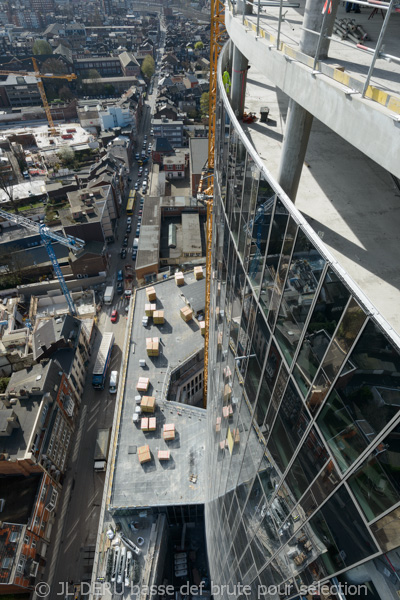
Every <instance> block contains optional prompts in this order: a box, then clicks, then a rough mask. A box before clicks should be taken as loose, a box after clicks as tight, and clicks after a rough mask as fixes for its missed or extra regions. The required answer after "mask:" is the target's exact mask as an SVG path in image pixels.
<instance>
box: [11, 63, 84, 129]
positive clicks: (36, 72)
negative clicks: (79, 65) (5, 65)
mask: <svg viewBox="0 0 400 600" xmlns="http://www.w3.org/2000/svg"><path fill="white" fill-rule="evenodd" d="M31 60H32V64H33V68H34V73H32V72H29V71H0V75H11V74H14V75H33V76H34V77H36V78H37V86H38V88H39V94H40V97H41V99H42V103H43V108H44V110H45V113H46V117H47V120H48V122H49V127H50V134H51V135H55V133H56V128H55V126H54V121H53V117H52V116H51V111H50V106H49V103H48V102H47V98H46V92H45V91H44V85H43V81H42V79H66V80H67V81H72V80H73V79H76V78H77V77H76V75H75V73H69V74H68V75H56V74H54V73H40V71H39V67H38V64H37V62H36V58H34V57H33V56H32V58H31Z"/></svg>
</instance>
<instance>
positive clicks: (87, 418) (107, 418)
mask: <svg viewBox="0 0 400 600" xmlns="http://www.w3.org/2000/svg"><path fill="white" fill-rule="evenodd" d="M156 90H157V78H156V77H155V81H154V85H153V93H152V94H151V95H150V96H149V98H148V100H147V102H146V106H145V109H144V115H143V119H142V122H141V126H140V129H139V132H138V140H137V148H138V149H139V150H141V147H142V141H143V137H144V135H145V133H147V135H148V141H150V139H151V138H150V136H149V133H150V128H151V113H152V112H153V111H154V105H155V96H156ZM135 152H136V150H135ZM148 167H149V170H150V166H149V165H148ZM137 171H138V166H137V163H136V161H135V162H134V163H133V165H132V169H131V172H130V177H131V179H132V182H131V186H132V187H133V185H134V183H135V181H136V180H137ZM139 181H140V179H139ZM139 193H140V192H139ZM139 208H140V207H139V203H137V206H136V208H135V215H134V217H133V223H132V232H131V233H130V234H129V244H128V249H129V250H128V254H127V257H126V259H125V260H121V258H120V250H121V242H122V239H123V237H124V235H125V231H126V218H127V217H126V215H125V213H124V211H122V213H123V214H122V216H121V217H120V219H119V222H118V227H117V240H116V243H114V244H112V245H111V246H109V248H108V252H109V254H111V258H110V271H109V272H110V277H109V279H108V282H107V283H108V284H110V283H115V282H116V273H117V271H118V270H119V269H122V268H123V265H124V264H125V263H128V264H131V265H133V266H134V263H133V262H132V243H133V238H134V237H135V236H134V234H135V230H136V223H137V216H138V211H139ZM125 306H127V301H126V300H124V299H123V298H122V297H120V296H117V295H115V296H114V300H113V304H112V305H110V306H103V310H102V312H101V313H100V316H99V321H98V331H97V334H96V338H95V340H94V344H93V347H92V355H91V360H90V364H89V367H88V375H87V379H86V383H85V386H84V392H83V396H82V403H81V410H80V417H79V420H78V422H77V424H76V429H75V432H74V435H73V437H72V443H71V447H70V457H69V461H68V468H67V471H66V475H65V478H64V483H63V489H62V492H61V494H60V499H59V504H58V507H57V509H56V520H55V524H54V526H53V530H52V534H51V541H50V547H49V550H48V553H47V556H46V559H47V564H46V569H45V574H44V577H43V581H45V582H47V583H48V584H49V585H50V592H49V594H48V596H47V598H48V599H49V600H59V599H60V598H62V599H63V598H64V597H65V590H66V589H68V590H69V591H70V592H72V589H73V586H72V585H71V583H72V584H75V585H76V584H79V583H80V582H81V581H87V580H90V576H91V571H92V562H93V556H94V550H95V544H96V536H97V529H98V522H99V515H100V506H101V499H102V494H103V488H104V477H105V474H104V473H98V472H95V471H94V470H93V455H94V447H95V442H96V435H97V430H98V429H102V428H107V427H111V426H112V420H113V414H114V403H115V398H116V395H112V394H110V393H109V392H108V385H107V384H106V387H105V389H104V390H103V391H99V390H94V389H93V387H92V384H91V372H92V369H93V365H94V361H95V357H96V352H97V350H98V347H99V345H100V341H101V337H102V334H103V333H104V332H107V331H113V332H114V334H115V344H114V349H113V353H112V357H111V365H110V368H109V373H110V371H111V370H118V371H119V370H120V364H121V357H122V345H123V341H124V336H125V329H126V323H127V317H126V313H125ZM114 308H117V310H118V312H119V316H118V321H117V323H115V324H113V323H111V321H110V314H111V311H112V310H113V309H114ZM68 582H69V583H70V585H69V587H65V586H68ZM63 590H64V593H62V592H63ZM37 597H38V596H37ZM69 598H74V596H73V595H72V596H69Z"/></svg>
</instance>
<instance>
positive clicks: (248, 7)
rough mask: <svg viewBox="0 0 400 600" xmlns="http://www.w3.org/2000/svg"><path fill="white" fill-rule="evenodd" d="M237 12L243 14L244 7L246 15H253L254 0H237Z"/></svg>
mask: <svg viewBox="0 0 400 600" xmlns="http://www.w3.org/2000/svg"><path fill="white" fill-rule="evenodd" d="M236 7H237V14H238V15H242V14H243V8H244V14H245V15H251V14H253V2H252V0H237V4H236Z"/></svg>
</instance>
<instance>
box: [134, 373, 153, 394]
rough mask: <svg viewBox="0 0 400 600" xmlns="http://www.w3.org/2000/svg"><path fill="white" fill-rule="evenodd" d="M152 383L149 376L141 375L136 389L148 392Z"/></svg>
mask: <svg viewBox="0 0 400 600" xmlns="http://www.w3.org/2000/svg"><path fill="white" fill-rule="evenodd" d="M149 384H150V379H149V378H148V377H139V381H138V382H137V385H136V389H137V390H138V391H139V392H147V390H148V387H149Z"/></svg>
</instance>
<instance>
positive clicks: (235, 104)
mask: <svg viewBox="0 0 400 600" xmlns="http://www.w3.org/2000/svg"><path fill="white" fill-rule="evenodd" d="M248 64H249V61H248V60H247V58H246V57H245V56H244V55H243V54H242V53H241V52H240V50H239V49H238V48H237V47H236V46H234V48H233V60H232V77H231V84H232V89H231V106H232V108H233V110H234V112H235V114H236V115H237V117H238V119H242V118H243V111H244V99H245V95H246V81H247V67H248Z"/></svg>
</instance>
